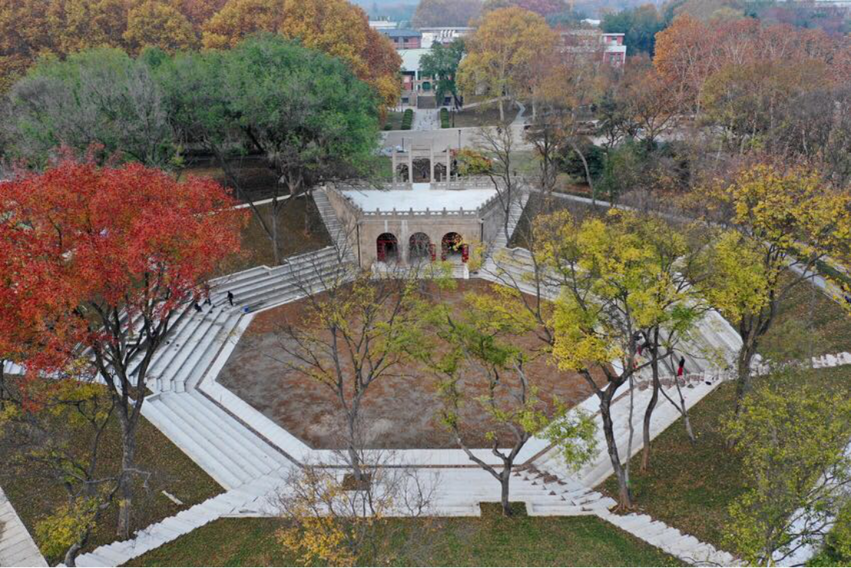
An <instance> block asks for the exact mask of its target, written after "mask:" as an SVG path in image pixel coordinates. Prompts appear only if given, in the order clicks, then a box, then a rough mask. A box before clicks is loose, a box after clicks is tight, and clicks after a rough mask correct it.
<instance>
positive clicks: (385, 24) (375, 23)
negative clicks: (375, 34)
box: [369, 20, 399, 31]
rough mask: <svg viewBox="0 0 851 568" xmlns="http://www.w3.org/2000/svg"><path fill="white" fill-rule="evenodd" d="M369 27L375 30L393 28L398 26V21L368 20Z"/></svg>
mask: <svg viewBox="0 0 851 568" xmlns="http://www.w3.org/2000/svg"><path fill="white" fill-rule="evenodd" d="M369 27H371V28H372V29H374V30H377V31H382V30H395V29H396V28H398V27H399V22H392V21H390V20H370V21H369Z"/></svg>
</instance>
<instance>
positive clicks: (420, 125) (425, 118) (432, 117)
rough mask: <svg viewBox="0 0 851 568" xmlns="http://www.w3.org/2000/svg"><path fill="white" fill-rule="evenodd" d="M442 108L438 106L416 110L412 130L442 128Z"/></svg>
mask: <svg viewBox="0 0 851 568" xmlns="http://www.w3.org/2000/svg"><path fill="white" fill-rule="evenodd" d="M439 113H440V110H439V109H436V108H420V109H417V110H415V111H414V123H413V124H412V125H411V130H420V131H422V130H425V131H431V130H440V114H439Z"/></svg>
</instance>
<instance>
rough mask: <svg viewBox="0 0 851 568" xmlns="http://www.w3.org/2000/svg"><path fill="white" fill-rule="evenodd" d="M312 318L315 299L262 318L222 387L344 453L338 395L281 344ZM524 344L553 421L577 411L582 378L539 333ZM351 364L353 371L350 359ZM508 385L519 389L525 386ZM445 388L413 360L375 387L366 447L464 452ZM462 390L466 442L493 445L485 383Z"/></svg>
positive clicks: (224, 374) (475, 285) (479, 287)
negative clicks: (557, 361)
mask: <svg viewBox="0 0 851 568" xmlns="http://www.w3.org/2000/svg"><path fill="white" fill-rule="evenodd" d="M492 286H494V284H490V283H488V282H485V281H484V280H477V279H473V280H460V281H458V282H457V287H456V288H455V289H454V290H450V291H440V292H439V294H440V297H439V301H441V302H444V303H446V304H448V305H451V306H452V308H453V310H454V311H455V312H456V313H458V312H459V311H460V310H461V309H463V307H464V303H465V301H464V298H465V295H466V294H468V293H470V292H478V293H483V292H488V291H489V290H490V289H491V287H492ZM420 293H421V294H422V295H423V297H426V298H430V299H432V300H437V299H438V298H437V297H436V295H437V293H438V292H437V290H436V286H434V285H433V284H425V283H424V284H423V285H422V287H421V291H420ZM527 299H528V300H529V301H532V298H531V297H529V298H527ZM308 312H309V300H298V301H295V302H292V303H288V304H284V305H282V306H279V307H277V308H272V309H269V310H266V311H263V312H261V313H259V314H258V315H257V316H256V317H255V318H254V319H253V320H252V322H251V324H250V325H249V327H248V329H247V330H246V331H245V333H244V334H243V335H242V337H241V338H240V341H239V343H238V344H237V346H236V348H235V349H234V351H233V353H232V354H231V356H230V358H229V359H228V361H227V363H226V365H225V367H224V368H223V369H222V371H221V373H220V374H219V376H218V382H219V383H220V384H221V385H222V386H224V387H226V388H227V389H229V390H231V391H232V392H233V393H234V394H236V395H237V396H239V397H240V398H242V399H243V400H245V401H246V402H248V403H249V404H251V406H253V407H254V408H255V409H256V410H258V411H260V412H261V413H263V414H264V415H265V416H266V417H268V418H270V419H271V420H273V421H274V422H275V423H277V424H278V425H280V426H281V427H283V428H284V429H286V430H287V431H288V432H289V433H291V434H293V435H294V436H296V437H297V438H299V439H301V440H302V441H303V442H305V443H307V444H308V445H309V446H311V447H314V448H322V449H338V448H341V447H345V444H344V441H343V439H342V438H341V434H342V433H343V431H344V424H345V422H344V419H343V415H342V411H341V409H340V402H339V400H338V399H337V398H336V395H335V393H333V392H332V391H331V390H330V389H329V388H328V387H327V386H325V385H321V384H319V383H318V382H317V381H315V380H314V379H311V378H309V377H307V376H305V375H304V374H303V373H300V372H298V371H296V370H293V369H290V368H288V366H287V365H286V364H285V363H284V362H283V361H285V360H287V358H288V355H287V354H285V352H284V350H282V348H281V346H280V342H281V341H287V340H288V338H285V337H283V334H282V329H283V328H284V327H285V326H288V325H292V326H304V325H309V324H307V323H306V322H305V320H306V317H307V315H308ZM519 346H520V347H522V348H523V349H524V350H526V351H527V352H529V353H532V354H534V358H533V360H532V361H530V362H529V364H528V366H527V371H528V373H529V376H530V378H531V380H533V381H534V384H535V385H537V386H538V387H539V389H540V390H539V392H538V398H539V399H540V405H541V408H542V409H543V410H544V411H545V412H546V413H547V414H548V415H550V416H552V414H553V413H554V412H555V411H556V404H557V403H560V404H562V405H565V406H567V407H572V406H574V405H575V404H577V403H578V402H581V401H582V400H585V399H586V398H588V396H590V395H591V394H592V391H591V389H590V387H589V385H588V384H587V382H586V381H585V379H584V378H582V377H581V376H580V375H579V374H578V373H569V372H564V371H559V370H558V369H557V368H556V367H555V366H554V365H552V364H551V363H550V362H548V360H547V358H546V357H545V354H544V351H543V348H544V343H543V342H542V341H541V340H540V339H539V338H538V336H537V335H536V334H535V333H534V332H532V333H528V334H526V335H525V336H523V337H522V338H520V345H519ZM347 362H348V364H349V366H350V365H351V362H350V360H348V359H347ZM291 363H292V361H291ZM598 378H599V377H598ZM508 380H509V384H510V386H511V388H512V390H513V389H516V388H517V387H518V386H519V385H517V384H512V383H510V381H511V378H509V379H508ZM439 383H440V379H439V378H438V377H435V376H434V375H433V374H431V373H429V372H428V371H426V370H425V369H423V368H422V366H421V365H420V364H418V363H416V362H409V363H408V364H406V365H405V366H404V367H402V368H398V369H394V371H393V372H392V373H391V374H390V375H388V376H386V377H384V378H382V379H381V380H380V381H377V382H376V383H375V384H374V385H371V386H370V389H369V391H368V392H367V393H366V394H365V396H364V400H363V406H362V410H361V412H362V419H363V424H364V425H366V426H365V432H364V436H365V443H366V444H367V445H368V446H369V447H370V448H375V449H441V448H457V442H456V441H455V440H454V438H453V435H452V434H451V433H450V432H449V430H447V429H446V428H445V426H444V425H443V424H442V423H441V408H442V401H441V399H440V397H439V394H438V388H439V386H440V385H439ZM462 384H463V389H464V391H465V395H467V398H468V400H469V401H471V402H470V403H469V404H466V405H465V406H464V407H463V408H462V410H461V421H462V424H463V426H462V428H461V430H462V431H463V432H464V436H465V440H464V441H465V443H467V444H468V445H470V446H473V447H482V448H484V447H488V446H489V443H488V440H487V433H488V432H490V431H491V430H493V429H494V425H493V424H492V423H491V421H490V420H489V419H488V418H487V417H486V414H485V412H484V411H483V410H482V408H481V407H480V406H479V404H478V403H477V402H474V399H475V398H477V397H479V396H482V395H484V394H485V387H486V383H485V382H483V381H475V380H474V379H473V378H472V377H467V378H464V379H463V380H462ZM505 390H506V391H507V390H508V389H505ZM501 433H502V434H508V432H505V431H503V432H501Z"/></svg>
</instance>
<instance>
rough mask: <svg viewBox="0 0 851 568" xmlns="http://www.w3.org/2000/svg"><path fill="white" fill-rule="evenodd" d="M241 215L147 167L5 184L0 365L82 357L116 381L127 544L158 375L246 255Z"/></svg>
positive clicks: (59, 171) (79, 167)
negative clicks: (148, 393)
mask: <svg viewBox="0 0 851 568" xmlns="http://www.w3.org/2000/svg"><path fill="white" fill-rule="evenodd" d="M233 205H234V201H233V199H232V198H231V196H230V195H229V193H228V191H227V190H225V189H224V188H222V187H221V186H220V185H218V184H216V183H215V182H213V181H210V180H203V179H197V178H190V179H188V180H187V181H183V182H178V181H176V180H175V179H174V178H172V177H171V176H169V175H167V174H165V173H163V172H160V171H157V170H153V169H150V168H146V167H143V166H141V165H128V166H124V167H121V168H111V167H104V168H100V167H98V166H96V165H95V164H93V163H91V162H83V163H79V162H75V161H72V160H63V161H61V162H59V163H57V164H56V165H55V166H53V167H51V168H49V169H48V170H47V171H45V172H44V173H40V174H32V173H29V174H21V175H19V176H18V177H17V179H15V180H14V181H12V182H9V183H5V184H0V211H2V214H1V215H0V258H2V261H0V269H4V268H5V269H6V270H3V275H2V277H0V278H2V280H0V286H2V287H0V301H2V304H3V306H2V308H0V338H2V339H0V360H2V359H3V358H4V357H5V358H17V357H20V358H22V359H24V360H26V363H27V365H28V371H29V372H30V373H37V372H38V370H39V367H45V368H49V367H55V366H56V364H57V359H58V357H57V355H62V356H64V357H66V359H67V360H70V359H72V358H79V357H81V356H82V357H84V358H85V360H87V361H90V364H91V365H92V366H93V372H94V373H93V374H95V373H96V374H98V375H99V376H100V378H101V379H103V381H104V382H105V383H106V386H107V389H108V391H109V392H110V394H111V396H112V397H113V399H114V400H115V403H116V410H117V414H118V421H119V424H120V427H121V434H122V444H123V455H122V468H121V478H120V482H119V485H120V487H119V498H120V503H121V505H120V507H121V508H120V512H119V521H118V530H119V534H120V535H121V536H123V537H125V538H126V537H128V536H129V534H130V528H131V509H132V485H131V481H132V478H133V476H134V475H135V474H136V473H137V470H136V469H135V465H134V459H135V450H136V447H135V440H136V431H137V427H138V424H139V418H140V416H141V414H140V411H141V408H142V404H143V402H144V396H145V381H146V377H147V372H148V368H149V365H150V363H151V360H152V357H153V355H154V353H155V352H156V351H157V349H158V348H159V347H160V345H161V343H162V342H163V339H164V338H165V336H166V334H167V333H168V331H169V329H170V325H171V323H172V322H173V320H174V319H176V318H175V316H176V314H177V313H179V311H180V310H181V309H182V308H183V306H184V305H185V303H186V302H188V301H192V300H194V299H197V298H200V297H202V296H203V295H204V294H205V284H204V283H205V281H206V280H207V278H208V277H209V276H210V274H211V273H212V272H213V270H214V269H215V268H216V267H217V265H218V264H219V263H220V262H221V261H222V260H223V259H225V258H226V257H229V256H230V255H233V254H236V253H237V252H238V251H239V247H240V229H241V228H242V226H243V224H244V223H245V221H246V217H245V214H244V213H243V212H240V211H238V210H234V209H233ZM15 318H19V319H18V320H17V321H16V319H15ZM7 331H8V335H7ZM46 354H49V355H50V356H46ZM41 376H42V377H49V376H50V375H49V374H45V373H41ZM43 380H50V379H49V378H45V379H43Z"/></svg>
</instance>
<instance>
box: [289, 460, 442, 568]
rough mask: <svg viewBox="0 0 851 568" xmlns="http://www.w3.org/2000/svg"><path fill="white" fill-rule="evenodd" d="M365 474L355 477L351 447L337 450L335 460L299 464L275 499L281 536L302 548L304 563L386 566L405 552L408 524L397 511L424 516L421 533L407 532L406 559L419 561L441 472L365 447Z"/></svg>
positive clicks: (296, 549) (295, 549)
mask: <svg viewBox="0 0 851 568" xmlns="http://www.w3.org/2000/svg"><path fill="white" fill-rule="evenodd" d="M358 453H359V454H360V455H359V459H358V461H359V462H360V463H361V464H364V467H363V469H364V473H365V476H366V477H365V479H364V480H363V481H362V482H353V480H352V478H351V477H349V476H348V474H347V473H346V472H348V471H350V460H351V458H350V456H349V455H348V453H347V452H344V453H338V452H334V453H332V454H331V458H330V460H328V462H326V463H323V462H313V463H308V464H304V465H303V466H302V467H301V468H294V469H292V470H291V471H290V474H289V475H288V477H287V480H286V484H285V485H284V486H283V487H282V489H281V490H280V491H279V492H278V494H277V496H276V498H275V499H274V503H273V506H274V508H275V509H276V512H277V514H278V515H279V516H280V517H281V518H282V519H283V521H284V522H285V525H284V527H282V528H281V529H280V530H279V531H278V537H279V539H280V541H281V543H282V544H283V546H284V547H285V548H287V549H288V550H291V551H293V552H296V553H299V554H300V555H301V558H302V560H303V561H304V562H305V564H313V563H316V562H322V563H327V564H329V565H332V566H353V565H367V566H381V565H388V564H392V563H393V562H395V561H397V560H398V558H397V557H398V555H399V551H400V547H399V543H398V539H399V538H400V537H402V536H403V534H402V533H403V528H404V527H403V526H402V525H400V524H397V523H392V522H388V519H389V518H390V517H405V518H409V519H410V518H413V519H419V520H420V522H419V525H418V527H417V528H418V530H417V534H418V536H417V537H416V538H414V539H410V538H409V539H408V540H407V541H406V543H405V546H404V547H402V549H403V550H404V557H403V559H404V561H405V562H406V563H416V559H417V558H418V556H419V553H420V551H423V550H426V549H427V547H428V541H429V539H427V538H422V535H423V533H424V532H427V531H429V530H430V529H431V524H432V521H430V519H429V517H431V516H433V514H434V500H435V497H436V494H437V491H438V489H439V484H440V475H439V473H432V472H428V471H425V472H422V471H418V470H415V469H411V468H406V467H399V464H398V462H399V460H398V459H397V457H396V456H395V454H394V453H393V452H385V451H371V450H364V449H363V448H362V447H361V448H358Z"/></svg>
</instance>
